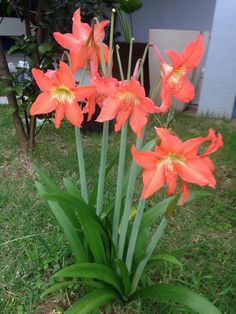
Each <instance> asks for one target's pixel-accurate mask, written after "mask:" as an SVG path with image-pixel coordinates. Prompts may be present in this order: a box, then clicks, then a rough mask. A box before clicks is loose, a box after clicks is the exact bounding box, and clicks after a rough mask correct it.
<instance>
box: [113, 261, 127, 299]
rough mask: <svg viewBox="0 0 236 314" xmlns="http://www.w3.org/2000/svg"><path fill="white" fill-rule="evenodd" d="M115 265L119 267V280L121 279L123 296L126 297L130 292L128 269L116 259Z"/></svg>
mask: <svg viewBox="0 0 236 314" xmlns="http://www.w3.org/2000/svg"><path fill="white" fill-rule="evenodd" d="M115 264H116V265H117V266H118V267H119V270H120V275H121V279H122V283H123V287H124V293H125V296H126V297H128V295H129V293H130V290H131V282H130V275H129V272H128V269H127V267H126V265H125V263H124V262H123V261H122V260H120V259H116V260H115Z"/></svg>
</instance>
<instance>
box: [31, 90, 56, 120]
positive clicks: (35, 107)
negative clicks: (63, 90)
mask: <svg viewBox="0 0 236 314" xmlns="http://www.w3.org/2000/svg"><path fill="white" fill-rule="evenodd" d="M56 106H57V100H56V99H55V98H51V94H50V93H46V92H45V93H42V94H40V95H38V97H37V98H36V100H35V102H34V103H33V104H32V106H31V108H30V114H31V115H36V114H45V113H49V112H52V111H54V110H55V109H56Z"/></svg>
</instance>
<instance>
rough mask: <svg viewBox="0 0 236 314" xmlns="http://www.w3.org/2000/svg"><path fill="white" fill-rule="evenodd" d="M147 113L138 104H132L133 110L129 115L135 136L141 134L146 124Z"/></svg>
mask: <svg viewBox="0 0 236 314" xmlns="http://www.w3.org/2000/svg"><path fill="white" fill-rule="evenodd" d="M147 120H148V119H147V114H146V113H145V112H144V111H143V110H142V109H141V108H140V106H134V108H133V112H132V113H131V116H130V121H129V123H130V126H131V129H132V130H133V131H134V133H135V134H136V135H137V137H141V136H142V131H143V128H144V127H145V125H146V124H147Z"/></svg>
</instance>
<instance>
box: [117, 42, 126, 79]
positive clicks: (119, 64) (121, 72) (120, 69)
mask: <svg viewBox="0 0 236 314" xmlns="http://www.w3.org/2000/svg"><path fill="white" fill-rule="evenodd" d="M119 49H120V46H119V45H116V57H117V61H118V66H119V71H120V78H121V79H122V81H124V79H125V78H124V72H123V68H122V64H121V60H120V52H119Z"/></svg>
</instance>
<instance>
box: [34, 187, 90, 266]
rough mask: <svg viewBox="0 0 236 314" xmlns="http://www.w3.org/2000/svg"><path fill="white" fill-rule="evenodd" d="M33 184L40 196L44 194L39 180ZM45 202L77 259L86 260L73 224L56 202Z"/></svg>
mask: <svg viewBox="0 0 236 314" xmlns="http://www.w3.org/2000/svg"><path fill="white" fill-rule="evenodd" d="M35 185H36V187H37V190H38V192H39V194H40V195H41V196H43V195H45V193H46V190H45V188H44V186H43V185H42V184H41V183H39V182H35ZM47 203H48V205H49V208H50V209H51V212H52V213H53V215H54V216H55V218H56V220H57V222H58V224H59V225H60V227H61V228H62V230H63V232H64V234H65V236H66V238H67V240H68V242H69V245H70V247H71V250H72V252H73V254H74V256H75V257H76V259H77V261H78V262H86V261H87V256H86V253H85V251H84V248H83V245H82V243H81V239H80V237H79V236H78V234H77V232H76V230H75V229H74V227H73V225H72V224H71V222H70V220H69V218H68V217H67V215H66V214H65V212H64V210H63V209H62V208H61V206H59V205H58V204H57V203H56V202H52V201H48V202H47Z"/></svg>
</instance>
